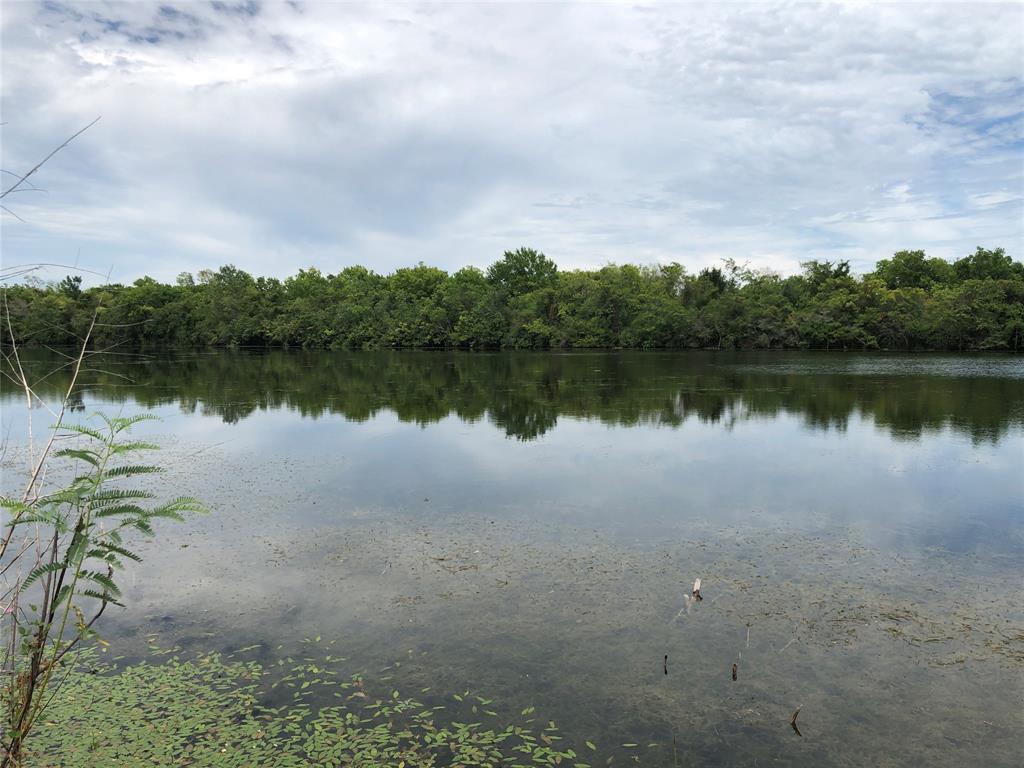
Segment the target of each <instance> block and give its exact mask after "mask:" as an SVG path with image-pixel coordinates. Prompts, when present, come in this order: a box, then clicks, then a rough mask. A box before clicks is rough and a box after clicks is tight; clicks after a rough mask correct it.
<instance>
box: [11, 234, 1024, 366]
mask: <svg viewBox="0 0 1024 768" xmlns="http://www.w3.org/2000/svg"><path fill="white" fill-rule="evenodd" d="M4 297H5V301H6V306H7V312H8V313H9V316H10V329H8V327H7V323H4V327H3V330H2V333H3V335H4V337H5V338H8V337H9V336H10V333H11V332H12V331H13V334H14V336H15V338H16V339H17V340H18V342H19V343H22V344H48V345H61V344H72V343H74V342H75V341H76V339H77V338H78V337H80V336H81V335H82V334H83V333H84V331H85V329H86V328H87V327H88V325H89V322H90V320H91V318H92V315H93V313H94V311H97V310H98V312H99V323H98V325H97V329H96V331H95V334H96V337H97V340H98V341H99V342H101V343H114V342H118V343H129V344H135V345H139V346H147V345H148V346H153V345H165V346H191V347H205V346H281V347H307V348H328V347H340V348H356V349H372V348H386V347H460V348H477V349H479V348H534V349H536V348H540V349H543V348H580V347H631V348H687V347H700V348H708V347H710V348H716V349H723V348H742V349H748V348H749V349H777V348H785V349H901V350H927V349H935V350H980V349H1012V350H1019V349H1021V348H1022V346H1024V264H1021V263H1020V262H1018V261H1014V260H1013V259H1012V258H1011V257H1010V256H1009V255H1008V254H1007V253H1006V252H1005V251H1004V250H1003V249H1002V248H997V249H995V250H986V249H985V248H981V247H979V248H978V249H977V250H976V251H975V252H974V253H972V254H969V255H967V256H965V257H963V258H961V259H959V260H957V261H955V262H952V263H950V262H948V261H945V260H943V259H938V258H929V257H928V256H927V255H926V254H925V253H924V251H920V250H913V251H910V250H907V251H899V252H897V253H895V254H894V255H893V256H892V257H891V258H888V259H882V260H881V261H879V262H878V263H877V265H876V267H875V269H874V270H873V271H871V272H869V273H867V274H865V275H862V276H855V275H854V274H852V272H851V270H850V265H849V263H848V262H845V261H840V262H836V263H833V262H830V261H821V260H810V261H806V262H804V263H803V264H802V271H801V273H800V274H797V275H791V276H788V277H783V276H781V275H778V274H775V273H773V272H770V271H757V270H752V269H749V268H747V267H746V266H745V265H741V264H737V263H736V262H735V261H733V260H726V261H725V263H724V264H723V265H722V266H721V267H711V268H707V269H703V270H701V271H700V272H698V273H697V274H690V273H688V272H687V270H686V269H685V268H684V267H683V266H682V265H680V264H677V263H672V264H668V265H661V266H635V265H632V264H624V265H616V264H609V265H607V266H604V267H602V268H600V269H596V270H571V271H560V270H559V269H558V267H557V266H556V265H555V263H554V262H553V261H552V260H551V259H549V258H548V257H546V256H545V255H544V254H543V253H540V252H538V251H536V250H534V249H532V248H519V249H517V250H515V251H507V252H506V253H505V254H504V255H503V257H502V258H501V259H500V260H499V261H497V262H495V263H494V264H492V265H491V266H490V267H489V268H488V269H487V270H486V272H484V271H481V270H479V269H476V268H475V267H466V268H464V269H460V270H458V271H457V272H455V273H453V274H449V273H447V272H445V271H444V270H441V269H438V268H436V267H431V266H427V265H424V264H417V265H416V266H412V267H406V268H403V269H399V270H396V271H395V272H394V273H392V274H390V275H379V274H377V273H375V272H373V271H371V270H368V269H366V268H365V267H360V266H350V267H346V268H344V269H342V270H341V271H339V272H337V273H336V274H325V273H322V272H320V271H319V270H318V269H314V268H310V269H304V270H300V271H299V272H298V273H297V274H295V275H293V276H292V277H289V278H287V279H286V280H284V281H281V280H278V279H276V278H264V277H253V276H252V275H250V274H248V273H247V272H245V271H243V270H241V269H239V268H237V267H235V266H233V265H227V266H223V267H221V268H220V269H219V270H217V271H212V270H202V271H200V272H199V273H198V274H197V275H196V276H193V275H191V274H189V273H182V274H180V275H179V276H178V277H177V279H176V281H175V283H174V284H173V285H168V284H164V283H160V282H158V281H156V280H153V279H151V278H148V277H144V278H140V279H139V280H136V281H135V282H134V283H132V284H131V285H118V284H114V285H104V286H99V287H93V288H88V289H83V288H82V287H81V280H80V279H78V278H77V277H70V276H69V277H66V278H64V279H63V280H61V281H60V282H58V283H54V284H52V285H40V284H21V285H11V286H8V287H6V288H5V289H4Z"/></svg>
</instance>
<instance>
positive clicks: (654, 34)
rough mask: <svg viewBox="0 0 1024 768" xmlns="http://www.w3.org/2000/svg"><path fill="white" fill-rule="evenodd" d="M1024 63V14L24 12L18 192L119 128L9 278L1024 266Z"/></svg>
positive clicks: (74, 173)
mask: <svg viewBox="0 0 1024 768" xmlns="http://www.w3.org/2000/svg"><path fill="white" fill-rule="evenodd" d="M1022 40H1024V5H1022V4H1019V3H1017V4H1003V5H982V4H971V5H969V6H959V5H949V4H943V5H924V4H910V3H904V4H900V5H850V6H837V5H827V6H818V5H810V4H796V5H754V6H740V5H731V4H726V5H721V4H719V5H715V6H701V5H688V4H687V5H683V4H677V5H631V4H621V5H611V4H600V5H597V4H592V5H553V4H545V5H521V4H515V5H498V4H482V3H481V4H461V5H426V6H419V5H397V4H384V3H376V4H373V5H365V6H362V5H340V4H327V3H306V2H290V3H281V4H272V3H257V2H249V3H234V2H223V3H220V2H207V3H174V2H167V3H162V4H149V3H143V2H132V3H126V4H119V3H88V4H86V3H72V2H57V1H51V0H47V1H46V2H41V3H29V2H5V3H4V5H3V9H2V43H3V51H2V73H0V74H2V109H3V118H2V119H3V121H5V122H6V125H4V126H3V128H2V129H0V130H2V131H3V146H2V158H0V159H2V167H3V168H4V169H5V171H16V172H24V171H26V170H27V169H28V168H30V167H31V166H32V165H33V164H34V163H35V162H36V161H37V160H39V159H40V158H41V157H43V156H45V155H46V153H47V152H49V151H50V150H51V149H52V148H53V147H54V146H56V145H58V144H60V142H61V141H63V140H64V139H65V138H67V136H68V135H70V134H71V133H74V131H75V130H77V129H78V128H80V127H82V126H83V125H85V124H87V123H88V122H89V121H90V120H92V119H93V118H95V117H97V116H100V115H101V116H102V120H100V122H99V123H97V124H96V125H95V126H94V127H93V128H91V129H90V130H89V131H88V132H87V133H86V134H84V135H83V136H82V137H81V138H79V139H78V140H76V141H75V142H74V143H73V144H72V145H70V146H69V147H68V148H67V149H65V150H64V151H62V152H61V153H60V154H58V155H56V156H55V157H54V158H53V159H52V160H51V161H50V163H49V164H48V165H46V166H45V167H44V169H43V170H42V171H41V172H40V173H39V174H38V176H37V177H34V181H35V184H36V185H37V186H39V187H42V188H43V189H45V190H47V191H46V192H35V191H26V192H24V193H15V194H13V195H10V196H8V198H7V200H5V201H4V202H5V203H7V204H8V207H9V208H10V209H11V210H13V211H14V213H16V214H17V215H18V216H20V217H21V218H22V219H24V220H25V221H24V223H23V222H21V221H18V220H17V219H16V218H13V217H12V216H11V215H8V214H6V213H5V214H3V219H2V225H3V232H2V245H3V263H4V265H5V266H10V265H11V264H16V263H23V262H34V261H46V262H61V263H75V261H76V259H77V263H78V264H79V265H81V266H83V267H86V268H89V269H94V270H98V271H101V272H104V273H106V272H107V271H108V270H110V271H111V275H112V278H113V280H115V281H118V282H128V281H131V280H133V279H135V278H137V277H139V276H141V275H143V274H149V275H152V276H154V277H157V278H160V279H165V280H172V279H173V278H174V276H175V275H176V274H177V273H178V272H180V271H183V270H184V271H192V272H195V271H197V270H199V269H202V268H216V267H217V266H219V265H221V264H225V263H233V264H235V265H237V266H239V267H241V268H243V269H246V270H248V271H250V272H252V273H254V274H265V275H276V276H286V275H288V274H290V273H292V272H294V271H295V270H297V269H298V268H300V267H306V266H316V267H319V268H320V269H322V270H324V271H327V272H336V271H337V270H339V269H341V268H342V267H344V266H346V265H350V264H356V263H359V264H364V265H366V266H369V267H371V268H373V269H375V270H377V271H381V272H388V271H391V270H393V269H395V268H396V267H400V266H406V265H411V264H415V263H416V262H418V261H424V262H427V263H429V264H433V265H437V266H440V267H443V268H445V269H449V270H453V269H457V268H458V267H461V266H464V265H467V264H473V265H477V266H481V267H486V266H487V265H488V264H490V263H491V262H493V261H495V260H496V259H498V258H500V256H501V253H502V252H503V251H504V250H506V249H512V248H516V247H518V246H520V245H529V246H533V247H535V248H538V249H540V250H543V251H544V252H545V253H547V255H548V256H550V257H552V258H553V259H554V260H555V261H556V262H558V264H559V266H560V267H562V268H563V269H571V268H576V267H595V266H601V265H603V264H606V263H608V262H619V263H621V262H634V263H655V262H668V261H680V262H682V263H683V264H684V265H686V267H687V268H688V269H690V270H696V269H699V268H701V267H703V266H706V265H709V264H712V263H714V262H716V261H717V260H718V259H721V258H723V257H733V258H736V259H738V260H740V261H749V262H751V264H753V265H755V266H761V267H771V268H774V269H777V270H779V271H781V272H783V273H789V272H792V271H795V270H797V269H798V263H799V262H800V261H803V260H806V259H809V258H819V259H820V258H828V259H849V260H850V261H851V262H852V263H853V265H854V268H855V269H856V270H857V271H865V270H866V269H868V268H870V266H871V265H872V264H873V263H874V261H875V260H876V259H878V258H882V257H885V256H887V255H889V254H891V253H892V252H893V251H896V250H899V249H904V248H924V249H926V250H927V251H928V252H929V254H932V255H937V256H943V257H946V258H950V259H952V258H957V257H959V256H962V255H964V254H966V253H968V252H970V251H973V250H974V247H975V246H977V245H984V246H986V247H996V246H1004V247H1005V248H1007V250H1008V251H1009V252H1010V253H1011V254H1012V255H1013V256H1014V257H1015V258H1018V259H1020V258H1021V257H1022V255H1024V254H1022V251H1024V248H1022V245H1024V202H1022V200H1024V188H1022V187H1024V81H1022V78H1024V63H1022V57H1024V43H1022ZM4 177H5V185H4V186H5V187H6V186H7V185H8V184H9V183H10V181H12V180H13V178H14V177H12V176H11V175H10V174H7V173H5V174H4ZM62 274H63V271H61V270H57V271H56V273H50V274H49V275H48V277H60V276H61V275H62ZM90 282H92V281H90Z"/></svg>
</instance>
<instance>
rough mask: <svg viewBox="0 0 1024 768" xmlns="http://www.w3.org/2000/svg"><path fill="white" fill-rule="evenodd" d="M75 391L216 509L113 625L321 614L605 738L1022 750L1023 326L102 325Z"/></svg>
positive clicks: (841, 760)
mask: <svg viewBox="0 0 1024 768" xmlns="http://www.w3.org/2000/svg"><path fill="white" fill-rule="evenodd" d="M27 364H28V365H29V366H30V368H31V369H32V370H33V372H36V373H39V372H44V371H49V370H51V369H55V368H56V367H57V366H59V365H60V361H59V359H58V358H56V357H54V356H53V355H51V354H49V353H35V354H34V355H29V359H28V362H27ZM65 377H66V371H57V372H55V373H53V374H52V375H50V376H49V377H48V378H47V379H46V380H45V381H44V382H43V383H42V384H41V385H40V387H39V390H40V392H41V393H43V394H45V395H48V396H50V397H56V396H57V393H58V392H59V391H60V387H61V386H62V385H66V379H65ZM76 398H77V399H76V408H77V409H78V413H77V414H76V415H77V416H80V417H84V416H86V415H88V413H90V412H92V411H95V410H103V411H106V412H124V413H137V412H143V411H149V412H152V413H154V414H156V415H158V416H160V417H161V421H160V422H157V423H148V424H145V425H142V426H141V427H140V431H141V432H142V433H144V434H147V435H152V436H155V437H156V438H157V439H158V440H159V442H161V443H162V444H163V445H164V446H165V449H164V454H163V456H162V457H161V458H162V459H163V461H164V462H165V463H166V465H167V467H168V472H167V473H166V474H165V475H164V476H162V477H161V478H160V485H161V488H162V489H163V490H165V491H166V492H167V493H169V494H170V493H173V494H180V493H189V494H194V495H196V496H199V497H200V498H202V499H203V500H204V501H206V502H207V504H208V505H209V506H210V508H211V509H212V514H210V515H209V516H208V517H205V518H203V519H199V520H192V521H189V522H188V523H187V524H185V525H179V526H177V527H173V526H165V527H164V528H163V529H161V531H160V535H159V537H158V539H157V541H155V542H154V543H152V544H150V545H147V547H146V548H145V554H146V562H145V563H144V564H143V565H142V566H140V567H137V568H135V569H134V570H133V571H132V572H130V573H129V574H128V576H127V581H126V583H128V584H129V587H130V588H129V589H128V590H126V593H127V594H126V597H127V600H126V602H127V603H128V606H129V607H128V609H127V610H125V611H122V612H120V613H117V614H112V615H111V616H110V617H109V619H108V620H107V623H106V625H105V628H104V632H105V633H106V635H107V637H108V639H110V640H112V641H113V642H114V643H115V644H116V646H117V647H118V648H119V649H120V650H123V651H125V652H127V653H129V654H131V653H137V652H139V651H140V650H141V649H142V648H144V646H145V643H144V640H145V639H146V638H147V637H151V636H154V635H155V636H156V637H157V638H158V640H159V641H160V642H162V643H164V644H173V643H177V644H180V645H182V646H183V647H186V648H197V649H225V650H232V649H236V648H239V647H243V646H250V645H253V644H258V645H259V649H258V650H257V651H256V653H258V654H260V656H261V658H263V659H264V660H267V661H273V659H274V658H275V657H278V656H281V655H284V654H288V653H290V652H292V651H293V650H294V649H295V648H296V647H297V644H298V643H299V642H300V641H301V640H302V639H303V638H311V637H314V636H320V637H323V638H331V639H332V640H335V641H336V647H337V646H342V647H344V648H345V651H346V656H347V658H348V661H347V662H346V663H348V664H349V665H351V666H352V668H353V669H358V670H362V671H366V672H367V673H370V674H372V673H373V672H374V671H375V670H380V669H383V668H385V667H388V668H389V670H388V675H389V676H390V677H392V678H393V681H394V683H395V685H396V686H398V687H406V688H408V689H410V690H419V689H420V688H422V687H426V686H431V687H432V689H433V690H435V691H442V690H448V691H463V690H466V689H472V690H475V691H478V692H481V693H483V694H486V695H487V696H489V697H493V698H495V699H496V705H500V706H501V707H503V708H504V709H505V710H506V711H508V712H513V713H518V712H519V711H520V710H521V709H522V708H524V707H526V706H528V705H536V706H537V708H538V712H539V713H541V716H542V717H544V718H549V719H555V720H557V721H558V722H559V724H560V725H561V726H562V727H563V728H564V729H565V731H566V733H567V735H568V736H570V737H573V738H576V739H577V740H578V742H579V743H582V742H583V740H585V739H590V740H593V741H595V742H596V743H598V744H599V745H600V749H601V751H600V755H599V757H600V763H602V764H603V763H604V761H605V759H607V758H609V757H610V758H611V759H612V760H613V763H615V764H624V763H625V762H627V761H634V760H635V761H636V762H639V763H641V764H645V765H672V764H679V765H734V764H735V765H753V764H755V761H757V764H758V765H769V764H779V765H819V764H833V765H864V764H877V765H921V764H930V765H962V764H979V765H981V764H984V765H1020V764H1021V763H1022V761H1024V747H1022V744H1021V739H1020V736H1019V733H1020V732H1021V729H1022V728H1024V719H1022V715H1021V712H1022V709H1024V677H1022V675H1024V601H1022V587H1024V582H1022V576H1021V574H1022V573H1024V525H1022V520H1024V517H1022V516H1024V472H1022V469H1024V439H1022V438H1024V359H1022V358H1020V357H1011V356H995V355H993V356H985V355H980V356H945V355H927V356H925V355H921V356H907V355H846V354H841V355H840V354H835V355H829V354H799V353H702V352H692V353H638V352H621V353H619V352H579V353H571V354H555V353H552V354H543V353H528V354H527V353H524V354H517V353H494V354H473V353H445V352H381V353H322V352H320V353H296V352H292V353H289V352H269V353H254V352H233V353H229V352H218V353H202V354H200V353H174V354H160V355H123V356H104V357H102V358H93V359H92V360H91V361H90V370H89V371H87V372H86V374H85V376H84V378H83V387H82V388H81V390H80V391H79V393H78V394H77V396H76ZM19 403H20V400H19V399H18V397H17V393H15V392H12V391H10V388H9V387H8V388H5V390H4V392H3V405H4V414H3V421H4V425H3V426H4V433H5V434H6V435H8V439H9V443H10V445H11V446H12V447H13V449H12V450H11V451H10V452H9V454H8V456H7V458H6V466H5V477H6V478H11V477H14V476H15V474H16V470H17V469H18V461H19V453H18V451H17V450H16V448H17V446H18V445H19V441H22V440H23V437H24V413H23V412H21V411H20V410H19V408H18V407H17V406H18V405H19ZM41 418H43V417H42V416H41V415H40V412H39V411H37V415H36V419H37V423H38V421H39V419H41ZM4 482H5V485H6V484H8V483H9V480H8V479H5V481H4ZM696 577H700V578H701V579H702V581H703V585H704V586H703V593H704V596H705V600H704V601H702V602H700V603H696V604H693V603H689V602H688V601H687V600H686V596H687V594H688V592H689V588H690V585H691V584H692V582H693V580H694V578H696ZM105 618H106V617H105ZM665 655H668V657H669V659H668V674H665V672H664V669H665V664H664V657H665ZM396 662H397V665H396ZM734 663H735V664H736V665H737V672H738V674H737V680H736V681H735V682H734V681H733V680H732V679H731V666H732V664H734ZM797 706H802V710H801V715H800V720H799V722H800V726H801V734H800V735H797V734H796V733H794V732H793V730H792V729H791V728H790V726H789V720H790V717H791V714H792V712H793V710H794V709H795V708H796V707H797ZM673 742H674V743H675V748H674V749H673V747H672V744H673ZM633 743H636V744H638V745H639V746H638V747H635V748H633V747H630V748H626V747H622V746H620V745H622V744H633ZM648 744H655V745H657V746H652V747H648V746H647V745H648Z"/></svg>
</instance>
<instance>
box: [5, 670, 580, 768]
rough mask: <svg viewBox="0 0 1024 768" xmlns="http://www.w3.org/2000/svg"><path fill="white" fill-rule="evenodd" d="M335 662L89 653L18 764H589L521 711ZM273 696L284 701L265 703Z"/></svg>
mask: <svg viewBox="0 0 1024 768" xmlns="http://www.w3.org/2000/svg"><path fill="white" fill-rule="evenodd" d="M339 661H343V660H341V659H334V658H332V657H330V656H328V657H327V661H324V660H323V659H322V658H317V660H315V661H314V660H310V659H303V660H295V661H290V660H289V661H285V660H281V661H280V663H279V665H270V666H266V667H265V666H263V665H261V664H259V663H257V662H254V661H242V660H239V659H237V658H232V657H229V656H224V655H221V654H217V653H209V654H208V653H200V654H197V655H194V656H183V655H181V654H174V655H168V656H167V658H164V659H160V658H156V659H147V660H146V661H143V662H141V663H136V664H131V665H127V666H123V667H120V668H118V667H116V666H115V665H112V664H104V663H100V662H99V661H98V657H97V654H96V653H95V652H94V651H91V650H90V651H87V652H84V653H82V654H81V658H80V659H79V660H78V664H77V665H76V668H75V671H74V672H73V673H72V674H71V675H70V676H69V677H68V679H67V681H66V682H65V684H64V685H63V686H62V687H61V689H60V690H59V692H58V693H57V695H56V696H55V697H54V700H53V702H52V703H51V704H50V706H49V707H48V708H47V711H46V723H47V725H48V726H49V727H47V728H44V729H40V731H39V732H38V734H36V736H35V737H34V738H33V740H32V743H31V752H27V753H26V755H25V765H27V766H47V765H52V764H53V763H54V761H56V760H59V762H60V764H61V765H63V766H67V768H76V767H77V766H82V768H93V766H106V765H116V766H121V767H123V768H131V767H132V766H161V765H203V766H211V767H214V766H215V767H216V768H235V767H236V766H237V767H238V768H242V767H243V766H244V767H245V768H249V767H250V766H257V765H273V766H277V767H280V768H287V767H288V766H306V765H332V766H334V765H347V766H367V767H369V766H382V765H387V766H399V767H400V768H405V767H406V766H409V767H410V768H412V767H413V766H435V765H455V766H498V765H503V766H504V765H507V766H522V767H523V768H526V767H528V766H551V765H564V766H574V767H575V768H588V766H589V763H588V762H586V761H585V760H584V759H583V758H582V757H581V756H580V755H578V754H577V752H576V751H575V750H574V749H572V748H570V747H567V746H564V745H563V744H564V739H563V737H562V736H561V735H560V733H559V731H558V729H557V727H556V725H555V723H553V722H550V721H547V722H544V721H540V720H538V719H537V715H536V712H535V711H534V709H533V708H532V707H527V708H526V709H524V710H523V711H522V712H521V713H520V715H519V716H518V718H516V720H517V721H516V722H506V721H505V720H504V719H503V717H502V716H501V715H500V714H499V712H498V711H496V709H494V708H492V707H496V706H497V705H495V704H494V702H493V701H492V700H490V699H487V698H485V697H483V696H473V695H471V694H470V693H469V692H466V693H459V694H450V695H448V696H446V697H444V699H443V701H444V702H445V703H436V704H433V705H430V704H427V703H424V702H423V701H420V700H418V699H417V698H411V697H409V696H406V695H405V694H403V693H401V692H399V691H398V690H393V689H392V688H391V687H390V686H388V687H386V688H382V689H380V690H377V691H373V690H372V684H371V683H369V682H367V681H365V680H364V679H363V678H362V677H361V676H359V675H356V676H349V677H344V676H343V675H342V674H341V673H340V671H339V669H338V665H337V663H336V662H339ZM384 682H385V681H379V683H378V684H381V683H384ZM282 691H283V692H285V693H286V698H287V699H288V700H287V701H286V703H284V704H280V705H276V706H275V705H271V704H270V703H269V702H270V701H272V700H273V698H274V697H275V695H276V696H277V697H278V698H280V694H281V692H282ZM426 693H430V691H429V690H428V689H424V690H422V691H420V696H422V695H423V694H426ZM288 694H290V695H288ZM592 744H593V742H590V743H589V744H588V746H587V749H588V750H591V751H592V750H593V749H596V747H592V746H591V745H592Z"/></svg>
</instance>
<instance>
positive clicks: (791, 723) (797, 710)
mask: <svg viewBox="0 0 1024 768" xmlns="http://www.w3.org/2000/svg"><path fill="white" fill-rule="evenodd" d="M803 708H804V705H803V704H801V705H800V706H799V707H797V708H796V711H795V712H793V716H792V717H791V718H789V724H790V725H791V726H793V730H794V731H795V732H796V735H797V736H800V737H801V738H802V737H803V734H802V733H800V729H799V728H797V727H796V718H797V717H798V716H799V714H800V710H801V709H803Z"/></svg>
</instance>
